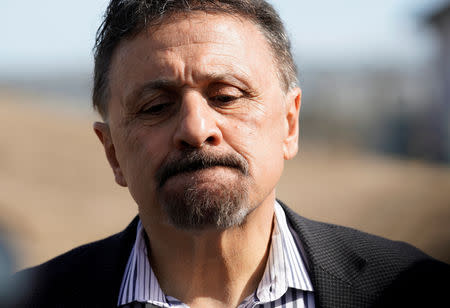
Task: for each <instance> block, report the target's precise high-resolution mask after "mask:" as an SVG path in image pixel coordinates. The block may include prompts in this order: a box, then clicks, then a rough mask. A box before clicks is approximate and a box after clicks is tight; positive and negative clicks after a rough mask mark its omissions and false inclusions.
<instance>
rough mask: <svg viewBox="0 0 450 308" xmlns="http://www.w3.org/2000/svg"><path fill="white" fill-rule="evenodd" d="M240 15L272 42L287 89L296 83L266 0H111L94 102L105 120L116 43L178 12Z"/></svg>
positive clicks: (100, 39) (98, 52)
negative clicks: (110, 71) (110, 72)
mask: <svg viewBox="0 0 450 308" xmlns="http://www.w3.org/2000/svg"><path fill="white" fill-rule="evenodd" d="M196 11H197V12H199V11H200V12H206V13H210V14H225V15H230V16H240V17H241V18H243V19H247V20H249V21H251V22H253V23H254V24H255V25H257V26H258V28H259V29H260V30H261V32H262V33H263V35H264V36H265V38H266V40H267V42H268V43H269V45H270V47H271V49H272V52H273V57H274V61H275V64H276V66H277V67H278V72H277V73H278V79H279V81H280V82H281V83H282V86H283V87H284V88H285V90H286V91H287V90H289V89H291V88H292V87H295V86H297V83H298V80H297V69H296V66H295V63H294V61H293V58H292V54H291V46H290V41H289V38H288V36H287V34H286V31H285V29H284V26H283V23H282V21H281V19H280V17H279V16H278V14H277V13H276V11H275V10H274V9H273V7H272V6H271V5H270V4H268V3H267V2H266V1H264V0H112V1H111V2H110V4H109V6H108V8H107V10H106V14H105V19H104V21H103V23H102V24H101V26H100V28H99V29H98V32H97V38H96V43H95V69H94V88H93V95H92V98H93V104H94V108H95V109H96V110H97V111H98V112H99V113H100V115H101V116H102V117H103V119H104V120H106V119H107V113H108V99H109V70H110V66H111V59H112V56H113V54H114V51H115V50H116V48H117V46H118V45H119V43H120V42H121V41H123V40H124V39H130V38H132V37H134V36H135V35H137V34H138V33H140V32H141V31H142V30H144V29H145V28H147V27H149V26H156V25H160V24H162V23H163V22H164V21H167V20H168V19H169V18H170V17H171V16H172V15H175V14H180V13H184V14H189V13H191V12H196Z"/></svg>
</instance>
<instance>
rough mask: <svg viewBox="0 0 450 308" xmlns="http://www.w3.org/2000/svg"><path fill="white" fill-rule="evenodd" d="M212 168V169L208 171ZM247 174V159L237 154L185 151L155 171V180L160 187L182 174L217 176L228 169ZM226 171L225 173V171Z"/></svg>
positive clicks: (227, 171)
mask: <svg viewBox="0 0 450 308" xmlns="http://www.w3.org/2000/svg"><path fill="white" fill-rule="evenodd" d="M210 170H212V171H210ZM230 170H233V171H237V172H238V173H240V174H242V175H244V176H247V175H248V170H249V168H248V163H247V161H246V160H245V159H244V158H243V157H241V156H239V155H237V154H225V155H217V154H209V153H205V152H201V151H191V152H186V153H184V155H183V156H182V157H181V158H180V157H177V158H175V157H174V158H172V159H169V160H168V161H167V162H165V163H164V164H163V165H162V166H161V168H159V170H158V171H157V172H156V175H155V177H156V181H157V183H159V187H160V188H161V187H162V186H164V184H165V183H166V182H167V181H168V180H169V179H171V178H174V177H177V178H181V177H182V176H183V175H190V176H194V175H195V174H197V175H199V176H200V175H202V177H203V176H213V177H217V176H220V174H221V173H222V172H223V175H224V176H226V173H228V174H229V171H230ZM225 172H226V173H225Z"/></svg>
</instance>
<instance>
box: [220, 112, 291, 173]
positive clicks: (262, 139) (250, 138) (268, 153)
mask: <svg viewBox="0 0 450 308" xmlns="http://www.w3.org/2000/svg"><path fill="white" fill-rule="evenodd" d="M282 127H283V122H282V118H281V114H279V111H277V113H276V114H274V113H272V112H269V111H268V110H264V111H262V112H253V113H250V112H249V113H247V114H245V115H241V116H239V117H233V118H232V120H228V121H226V122H225V123H224V124H223V129H222V133H223V135H224V139H225V141H226V142H227V143H228V144H229V145H230V146H231V147H233V149H234V150H235V151H236V152H238V153H240V154H241V155H243V156H244V158H246V159H247V161H248V162H249V163H250V165H251V166H250V167H252V165H255V164H259V165H261V164H270V162H271V160H272V162H273V160H274V159H278V158H280V159H281V160H282V158H283V132H282Z"/></svg>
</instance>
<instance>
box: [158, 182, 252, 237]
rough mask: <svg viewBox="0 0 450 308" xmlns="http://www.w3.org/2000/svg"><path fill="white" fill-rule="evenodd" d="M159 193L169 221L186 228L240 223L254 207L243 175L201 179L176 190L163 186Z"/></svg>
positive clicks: (219, 227)
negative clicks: (233, 178)
mask: <svg viewBox="0 0 450 308" xmlns="http://www.w3.org/2000/svg"><path fill="white" fill-rule="evenodd" d="M158 194H159V196H158V199H159V204H160V205H161V207H162V208H163V210H164V212H165V214H166V215H167V218H168V222H169V223H170V224H171V225H173V226H175V227H176V228H179V229H184V230H205V229H217V230H224V229H228V228H232V227H238V226H240V225H242V224H243V223H244V222H245V220H246V218H247V216H248V214H249V213H250V212H251V211H252V209H251V207H250V205H249V202H248V185H247V184H246V181H245V180H243V179H239V180H236V181H233V182H232V183H218V182H209V183H205V182H204V181H202V182H200V183H190V184H186V185H185V186H182V187H179V189H176V190H174V189H164V187H163V188H162V189H161V190H160V191H159V193H158Z"/></svg>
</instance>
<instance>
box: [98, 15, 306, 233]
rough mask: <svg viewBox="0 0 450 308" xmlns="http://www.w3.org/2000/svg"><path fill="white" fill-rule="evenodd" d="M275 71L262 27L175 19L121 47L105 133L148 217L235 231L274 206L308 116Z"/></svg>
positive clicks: (119, 176)
mask: <svg viewBox="0 0 450 308" xmlns="http://www.w3.org/2000/svg"><path fill="white" fill-rule="evenodd" d="M274 62H275V61H274V58H273V56H272V52H271V50H270V47H269V45H268V43H267V42H266V40H265V38H264V36H263V34H262V33H261V32H260V30H259V29H258V28H257V27H256V26H255V25H254V24H253V23H251V22H248V21H245V20H243V19H241V18H234V17H230V16H224V15H211V14H205V13H192V14H190V15H188V16H184V15H183V16H175V17H173V18H171V19H170V20H169V21H166V22H165V23H164V24H163V25H161V26H158V27H154V28H150V29H147V30H146V31H143V32H142V33H140V34H139V35H137V36H136V37H134V38H132V39H130V40H124V41H122V42H121V44H120V45H119V46H118V48H117V49H116V51H115V53H114V56H113V59H112V64H111V70H110V75H109V77H110V78H109V80H110V81H109V86H110V101H109V105H108V106H109V117H108V124H107V125H106V124H100V123H96V125H95V129H96V133H97V134H98V136H99V137H100V139H101V141H102V142H103V144H104V146H105V150H106V154H107V156H108V160H109V162H110V164H111V166H112V168H113V171H114V173H115V176H116V181H117V182H118V183H119V184H120V185H122V186H128V187H129V190H130V192H131V195H132V196H133V198H134V199H135V201H136V202H137V204H138V206H139V211H140V213H141V214H144V215H147V216H148V217H152V219H153V220H154V222H157V223H166V222H169V223H171V224H173V225H175V226H177V227H180V228H188V229H202V228H208V227H214V228H228V227H232V226H235V225H239V224H241V223H242V222H243V221H244V220H245V217H246V216H247V214H248V213H250V212H251V211H252V210H254V209H255V208H257V207H258V206H260V205H261V204H263V203H268V202H273V200H274V197H275V185H276V183H277V182H278V180H279V178H280V176H281V173H282V169H283V164H284V159H290V158H291V157H293V156H294V155H295V154H296V151H297V139H298V111H299V106H300V90H299V89H298V88H296V89H294V90H291V91H289V92H288V93H286V92H285V91H284V90H283V89H282V87H281V84H280V82H279V80H278V78H277V68H276V66H275V64H274Z"/></svg>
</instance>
